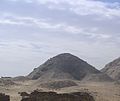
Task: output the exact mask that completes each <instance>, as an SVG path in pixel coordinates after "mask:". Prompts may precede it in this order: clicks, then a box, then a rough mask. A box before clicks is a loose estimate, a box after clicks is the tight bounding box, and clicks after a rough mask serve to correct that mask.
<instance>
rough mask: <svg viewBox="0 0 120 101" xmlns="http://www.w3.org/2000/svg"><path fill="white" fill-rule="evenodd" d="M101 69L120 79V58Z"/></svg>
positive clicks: (115, 78)
mask: <svg viewBox="0 0 120 101" xmlns="http://www.w3.org/2000/svg"><path fill="white" fill-rule="evenodd" d="M101 71H102V72H103V73H106V74H107V75H109V76H110V77H111V78H113V79H114V80H120V58H117V59H115V60H114V61H112V62H110V63H108V64H107V65H106V66H105V67H104V68H103V69H102V70H101Z"/></svg>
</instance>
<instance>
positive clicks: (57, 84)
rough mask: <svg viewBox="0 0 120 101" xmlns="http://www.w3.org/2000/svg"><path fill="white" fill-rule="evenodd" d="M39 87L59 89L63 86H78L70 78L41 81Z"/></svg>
mask: <svg viewBox="0 0 120 101" xmlns="http://www.w3.org/2000/svg"><path fill="white" fill-rule="evenodd" d="M40 86H41V87H43V88H49V89H60V88H64V87H72V86H78V85H77V84H76V83H75V82H74V81H70V80H61V81H52V82H47V83H41V84H40Z"/></svg>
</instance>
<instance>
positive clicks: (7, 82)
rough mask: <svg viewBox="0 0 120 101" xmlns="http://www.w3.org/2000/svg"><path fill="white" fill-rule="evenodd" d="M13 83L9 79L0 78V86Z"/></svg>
mask: <svg viewBox="0 0 120 101" xmlns="http://www.w3.org/2000/svg"><path fill="white" fill-rule="evenodd" d="M14 84H15V83H14V82H13V81H12V80H11V79H6V78H0V86H9V85H14Z"/></svg>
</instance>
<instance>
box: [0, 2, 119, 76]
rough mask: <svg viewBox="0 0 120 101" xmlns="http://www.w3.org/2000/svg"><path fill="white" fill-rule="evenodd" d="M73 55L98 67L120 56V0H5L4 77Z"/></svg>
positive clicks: (0, 65) (0, 47)
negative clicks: (59, 55)
mask: <svg viewBox="0 0 120 101" xmlns="http://www.w3.org/2000/svg"><path fill="white" fill-rule="evenodd" d="M66 52H70V53H72V54H74V55H77V56H78V57H80V58H81V59H84V60H86V61H87V62H88V63H90V64H92V65H93V66H95V67H96V68H98V69H101V68H103V67H104V65H105V64H106V63H108V62H110V61H111V60H113V59H115V58H117V57H119V56H120V0H0V76H16V75H26V74H28V73H29V72H31V71H32V69H33V68H35V67H37V66H39V65H40V64H41V63H43V62H44V61H46V60H47V59H48V58H50V57H53V56H55V55H57V54H60V53H66Z"/></svg>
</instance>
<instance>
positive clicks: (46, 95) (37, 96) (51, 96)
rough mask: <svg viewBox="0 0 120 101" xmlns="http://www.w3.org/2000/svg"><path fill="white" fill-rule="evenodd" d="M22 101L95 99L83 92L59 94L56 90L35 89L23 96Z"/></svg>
mask: <svg viewBox="0 0 120 101" xmlns="http://www.w3.org/2000/svg"><path fill="white" fill-rule="evenodd" d="M22 98H23V99H22V100H21V101H95V100H94V98H93V97H92V96H91V95H90V94H88V93H83V92H76V93H70V94H68V93H66V94H57V93H55V92H38V91H34V92H32V93H31V94H30V95H27V96H22Z"/></svg>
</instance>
